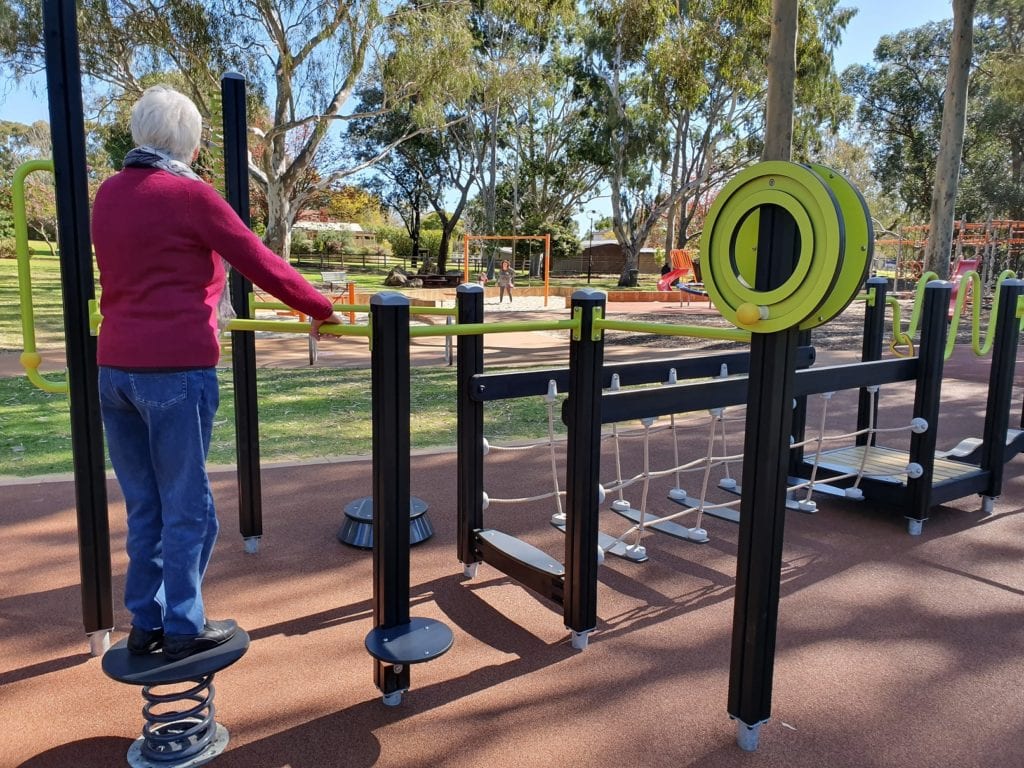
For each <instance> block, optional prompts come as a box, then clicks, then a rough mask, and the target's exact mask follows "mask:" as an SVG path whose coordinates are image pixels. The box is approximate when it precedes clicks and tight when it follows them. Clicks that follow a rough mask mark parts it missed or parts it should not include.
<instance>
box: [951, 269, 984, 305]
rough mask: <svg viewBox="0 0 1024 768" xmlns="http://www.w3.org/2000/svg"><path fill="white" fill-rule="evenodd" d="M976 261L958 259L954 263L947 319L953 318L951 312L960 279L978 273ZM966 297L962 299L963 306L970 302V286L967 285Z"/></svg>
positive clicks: (958, 289)
mask: <svg viewBox="0 0 1024 768" xmlns="http://www.w3.org/2000/svg"><path fill="white" fill-rule="evenodd" d="M978 264H979V261H978V259H960V261H958V262H957V263H956V269H955V270H954V271H953V274H952V275H950V278H949V279H950V281H951V282H952V283H953V292H952V293H951V294H950V296H949V315H948V316H949V317H950V318H952V317H953V311H954V310H955V309H956V295H957V293H958V292H959V291H960V278H961V277H963V276H964V275H966V274H967V273H968V272H977V271H978ZM967 290H968V295H967V296H965V297H964V306H965V307H966V306H967V302H968V301H970V300H971V298H972V297H971V296H970V293H969V292H970V290H971V284H970V283H968V284H967Z"/></svg>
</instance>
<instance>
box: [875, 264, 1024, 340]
mask: <svg viewBox="0 0 1024 768" xmlns="http://www.w3.org/2000/svg"><path fill="white" fill-rule="evenodd" d="M1016 276H1017V275H1016V273H1015V272H1014V271H1013V270H1011V269H1006V270H1003V271H1002V272H1000V273H999V277H997V278H996V287H995V298H994V300H993V303H992V314H991V316H990V317H989V323H988V327H987V328H985V331H984V335H983V334H982V330H981V301H980V300H977V299H980V297H981V276H980V275H978V273H977V272H975V271H973V270H972V271H970V272H965V273H964V274H963V275H962V276H961V277H960V283H959V285H958V287H957V292H956V303H955V304H954V306H953V317H952V319H951V320H950V323H949V335H948V336H947V337H946V350H945V359H946V360H948V359H949V358H950V356H951V355H952V354H953V349H954V348H955V346H956V329H957V328H958V327H959V325H960V317H961V316H962V315H963V309H964V304H965V303H966V301H967V288H970V289H971V292H972V293H973V295H974V296H975V297H976V300H975V301H972V302H971V350H972V351H973V352H974V354H975V355H976V356H978V357H985V356H987V355H988V353H989V352H991V351H992V344H993V342H994V341H995V328H996V321H997V320H998V319H999V313H1000V311H1006V309H1005V308H1003V307H1000V306H999V289H1000V287H1001V286H1002V284H1003V281H1004V280H1006V279H1008V278H1015V277H1016ZM937 279H939V276H938V275H937V274H935V273H934V272H925V273H924V274H923V275H921V279H920V280H919V281H918V283H917V291H916V292H915V294H914V304H913V307H912V308H911V312H910V322H909V324H908V326H907V329H906V331H904V330H903V322H902V319H901V315H900V305H899V302H898V301H897V300H896V299H895V298H893V297H892V296H890V297H888V299H887V300H886V303H887V304H888V305H889V306H891V307H892V328H893V348H894V349H895V346H896V345H904V346H909V347H910V348H911V350H913V346H914V343H913V339H914V338H915V337H916V336H917V332H918V324H919V321H920V318H921V307H922V306H923V304H924V300H923V299H924V289H925V286H926V285H928V281H930V280H937ZM1009 311H1011V312H1013V313H1014V315H1015V316H1017V317H1020V318H1021V329H1022V330H1024V302H1021V303H1019V304H1018V306H1016V307H1011V308H1010V310H1009Z"/></svg>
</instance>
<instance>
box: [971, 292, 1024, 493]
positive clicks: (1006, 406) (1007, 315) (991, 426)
mask: <svg viewBox="0 0 1024 768" xmlns="http://www.w3.org/2000/svg"><path fill="white" fill-rule="evenodd" d="M1021 296H1024V280H1004V281H1003V284H1002V286H1001V287H1000V290H999V296H998V297H997V298H998V302H999V303H998V305H997V306H998V307H999V309H1000V312H999V320H998V321H997V323H996V332H995V339H994V341H993V346H992V367H991V369H990V370H989V377H988V401H987V402H986V404H985V427H984V430H983V432H982V450H981V468H982V469H983V470H985V471H986V472H988V473H989V480H988V486H987V487H986V488H985V493H984V495H985V496H986V497H987V498H988V499H990V500H991V499H995V497H996V496H998V495H999V494H1000V493H1002V490H1003V467H1004V466H1005V464H1006V436H1007V430H1008V429H1009V427H1010V403H1011V401H1012V399H1013V377H1014V372H1015V370H1016V367H1017V344H1018V342H1019V341H1020V320H1018V319H1017V317H1016V312H1015V311H1014V310H1015V309H1016V307H1017V302H1018V301H1019V300H1020V297H1021ZM975 300H977V298H976V299H975ZM986 504H987V505H988V506H991V501H988V502H986ZM988 511H990V510H988Z"/></svg>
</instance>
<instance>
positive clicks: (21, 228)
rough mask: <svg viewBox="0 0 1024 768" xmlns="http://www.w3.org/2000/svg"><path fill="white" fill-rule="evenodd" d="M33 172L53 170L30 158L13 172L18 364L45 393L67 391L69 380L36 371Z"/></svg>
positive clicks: (46, 163) (38, 360) (48, 164)
mask: <svg viewBox="0 0 1024 768" xmlns="http://www.w3.org/2000/svg"><path fill="white" fill-rule="evenodd" d="M36 171H49V172H50V173H53V161H52V160H29V161H28V162H27V163H22V164H21V165H20V166H18V170H16V171H15V172H14V179H13V181H12V186H13V188H12V189H11V203H12V208H13V212H14V241H15V242H14V246H15V253H16V255H17V258H18V296H19V298H20V300H21V336H22V339H23V342H22V346H23V347H24V351H23V352H22V353H21V364H22V366H23V367H24V368H25V375H26V376H27V377H28V380H29V381H30V382H32V383H33V384H34V385H35V386H37V387H39V389H41V390H43V391H44V392H52V393H55V394H65V395H66V394H67V392H68V382H67V379H64V380H63V381H51V380H50V379H47V378H46V377H44V376H43V375H42V374H41V373H39V364H40V363H41V362H42V361H43V358H42V355H40V354H39V352H38V350H37V349H36V326H35V312H34V311H33V307H32V267H31V264H30V261H29V252H28V218H27V216H26V215H25V178H26V177H27V176H28V175H29V174H30V173H35V172H36Z"/></svg>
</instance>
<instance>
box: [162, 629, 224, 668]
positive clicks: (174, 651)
mask: <svg viewBox="0 0 1024 768" xmlns="http://www.w3.org/2000/svg"><path fill="white" fill-rule="evenodd" d="M237 629H238V624H237V623H236V622H235V620H234V619H224V620H222V621H207V622H206V626H205V627H203V631H202V632H200V633H199V634H198V635H166V636H165V637H164V656H166V657H167V658H168V660H170V661H180V660H181V659H184V658H186V657H188V656H192V655H193V654H196V653H202V652H203V651H208V650H210V649H211V648H216V647H217V646H218V645H223V644H224V643H226V642H227V641H228V640H230V639H231V638H232V637H234V635H235V631H236V630H237Z"/></svg>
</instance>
